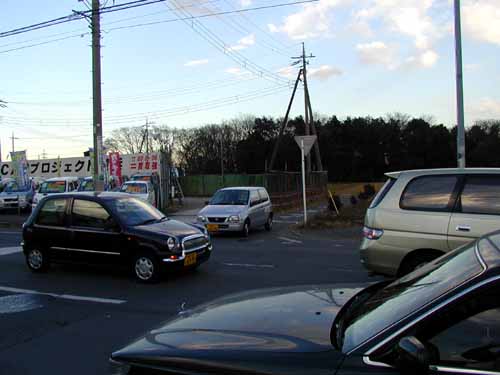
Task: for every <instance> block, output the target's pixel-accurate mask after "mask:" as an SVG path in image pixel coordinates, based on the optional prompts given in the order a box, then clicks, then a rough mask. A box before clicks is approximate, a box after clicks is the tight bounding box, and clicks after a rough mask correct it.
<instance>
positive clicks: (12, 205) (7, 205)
mask: <svg viewBox="0 0 500 375" xmlns="http://www.w3.org/2000/svg"><path fill="white" fill-rule="evenodd" d="M29 206H30V204H29V203H28V202H27V201H21V202H18V201H17V200H15V201H14V200H13V201H0V209H2V208H5V209H8V208H18V207H20V208H21V209H23V210H25V209H26V208H28V207H29Z"/></svg>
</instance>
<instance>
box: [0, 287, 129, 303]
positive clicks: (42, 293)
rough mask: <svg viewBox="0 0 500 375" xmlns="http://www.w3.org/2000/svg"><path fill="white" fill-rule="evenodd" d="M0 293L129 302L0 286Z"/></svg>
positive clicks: (120, 301)
mask: <svg viewBox="0 0 500 375" xmlns="http://www.w3.org/2000/svg"><path fill="white" fill-rule="evenodd" d="M0 291H4V292H11V293H25V294H38V295H43V296H50V297H55V298H62V299H69V300H74V301H88V302H98V303H112V304H121V303H125V302H127V301H125V300H121V299H111V298H99V297H85V296H77V295H74V294H56V293H45V292H39V291H37V290H30V289H20V288H12V287H9V286H0Z"/></svg>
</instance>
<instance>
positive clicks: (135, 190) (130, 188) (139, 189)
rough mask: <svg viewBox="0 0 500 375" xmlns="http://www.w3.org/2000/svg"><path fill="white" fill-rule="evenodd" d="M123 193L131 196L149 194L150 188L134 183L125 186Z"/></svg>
mask: <svg viewBox="0 0 500 375" xmlns="http://www.w3.org/2000/svg"><path fill="white" fill-rule="evenodd" d="M121 191H122V192H124V193H129V194H147V193H148V186H147V185H146V184H141V183H133V182H132V183H128V184H125V185H123V186H122V189H121Z"/></svg>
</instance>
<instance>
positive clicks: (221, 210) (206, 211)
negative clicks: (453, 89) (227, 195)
mask: <svg viewBox="0 0 500 375" xmlns="http://www.w3.org/2000/svg"><path fill="white" fill-rule="evenodd" d="M246 208H247V206H243V205H234V206H233V205H227V204H225V205H217V204H216V205H211V204H209V205H208V206H205V207H204V208H203V209H202V210H201V211H200V212H199V213H198V215H202V216H229V215H238V214H239V213H240V212H242V211H243V210H245V209H246Z"/></svg>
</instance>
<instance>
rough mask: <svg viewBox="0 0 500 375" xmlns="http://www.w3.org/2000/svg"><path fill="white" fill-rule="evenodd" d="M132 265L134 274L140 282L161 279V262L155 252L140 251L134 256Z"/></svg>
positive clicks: (148, 282)
mask: <svg viewBox="0 0 500 375" xmlns="http://www.w3.org/2000/svg"><path fill="white" fill-rule="evenodd" d="M132 267H133V272H134V276H135V278H136V280H137V281H139V282H140V283H145V284H153V283H156V282H158V281H159V280H160V262H159V261H158V258H157V257H156V255H154V254H151V253H147V252H144V253H139V254H138V255H136V256H135V257H134V260H133V262H132Z"/></svg>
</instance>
